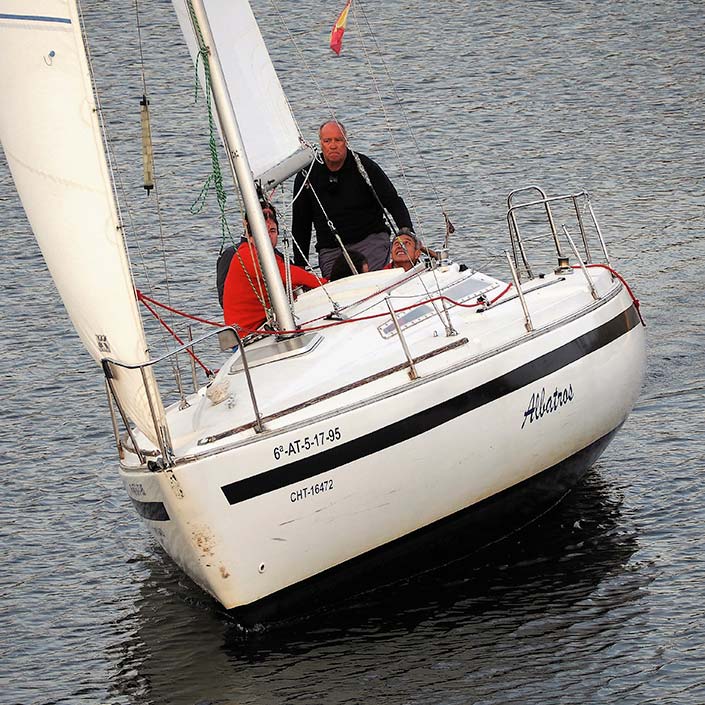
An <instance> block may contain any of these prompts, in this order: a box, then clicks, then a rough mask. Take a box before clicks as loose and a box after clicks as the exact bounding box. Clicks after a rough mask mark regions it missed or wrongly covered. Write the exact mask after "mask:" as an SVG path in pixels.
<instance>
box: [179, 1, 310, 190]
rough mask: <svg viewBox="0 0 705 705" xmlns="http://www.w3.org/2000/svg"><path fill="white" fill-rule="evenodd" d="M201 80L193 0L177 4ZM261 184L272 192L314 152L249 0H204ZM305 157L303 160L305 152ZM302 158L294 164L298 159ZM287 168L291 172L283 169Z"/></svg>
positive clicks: (202, 80)
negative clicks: (191, 3) (189, 2)
mask: <svg viewBox="0 0 705 705" xmlns="http://www.w3.org/2000/svg"><path fill="white" fill-rule="evenodd" d="M172 3H173V5H174V9H175V10H176V14H177V16H178V18H179V24H180V25H181V31H182V33H183V35H184V38H185V39H186V44H187V46H188V48H189V51H190V53H191V57H192V59H193V61H194V63H196V64H198V66H199V79H200V81H201V85H203V86H205V83H204V82H205V75H204V72H203V70H202V62H198V61H197V56H198V47H197V41H196V38H195V36H194V32H193V28H192V25H191V18H190V14H189V10H188V6H187V0H172ZM203 6H204V9H205V11H206V12H207V14H208V18H209V23H210V27H211V32H212V34H213V40H214V42H215V44H216V47H217V51H218V57H219V59H220V63H221V65H222V67H223V73H224V76H225V81H226V83H227V88H228V93H229V95H230V100H231V102H232V105H233V109H234V111H235V113H236V115H237V121H238V125H239V128H240V132H241V134H242V138H243V142H244V145H245V149H246V151H247V156H248V159H249V162H250V166H251V168H252V175H253V177H254V179H255V180H258V181H261V182H262V184H263V185H266V186H268V187H270V188H272V187H274V186H276V185H277V184H279V183H281V182H282V181H284V180H285V179H287V178H289V177H290V176H291V175H293V174H295V173H296V172H297V171H298V170H299V169H300V168H301V166H300V165H305V164H306V163H310V161H311V158H312V156H313V151H312V150H311V148H310V147H308V145H306V143H305V142H304V140H303V138H302V137H301V133H300V131H299V128H298V126H297V124H296V121H295V119H294V116H293V113H292V112H291V108H290V106H289V103H288V101H287V99H286V96H285V94H284V91H283V89H282V86H281V84H280V82H279V78H278V77H277V74H276V71H275V70H274V66H273V64H272V61H271V59H270V56H269V52H268V51H267V47H266V46H265V44H264V40H263V39H262V35H261V33H260V31H259V27H258V26H257V21H256V19H255V16H254V14H253V12H252V9H251V7H250V4H249V2H247V0H203ZM299 153H300V154H303V155H305V156H304V157H301V156H300V154H299ZM297 154H299V156H297V157H296V158H294V159H293V160H291V158H292V157H293V156H294V155H297ZM282 165H287V166H288V167H290V168H291V169H293V170H292V171H288V170H287V168H281V167H282Z"/></svg>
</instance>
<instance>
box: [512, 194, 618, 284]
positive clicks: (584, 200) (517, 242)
mask: <svg viewBox="0 0 705 705" xmlns="http://www.w3.org/2000/svg"><path fill="white" fill-rule="evenodd" d="M527 193H533V194H536V195H538V198H534V200H531V201H525V202H521V203H517V202H516V201H517V197H518V195H519V194H527ZM558 202H572V205H573V208H574V210H575V217H576V220H577V224H578V229H579V231H580V237H581V239H582V243H583V248H584V253H585V256H584V258H583V257H580V260H581V262H584V263H585V264H592V263H593V259H592V254H591V251H590V244H589V236H588V233H589V228H588V227H586V222H585V221H586V218H585V215H586V214H589V216H590V218H589V220H590V223H591V225H592V230H593V231H594V233H595V235H596V236H597V240H598V242H599V244H600V249H601V250H602V254H603V256H604V261H605V263H606V264H607V265H608V266H610V267H611V263H610V259H609V255H608V254H607V246H606V245H605V240H604V238H603V236H602V231H601V230H600V225H599V223H598V222H597V217H596V216H595V212H594V211H593V209H592V204H591V203H590V194H589V193H588V192H587V191H580V192H578V193H574V194H568V195H563V196H547V195H546V192H545V191H544V190H543V189H542V188H540V187H539V186H534V185H531V186H524V187H523V188H519V189H515V190H514V191H512V192H511V193H510V194H509V195H508V196H507V225H508V226H509V238H510V241H511V245H512V255H513V258H514V264H515V266H516V268H517V271H519V270H520V262H521V264H522V265H523V268H524V270H525V271H526V273H527V275H528V276H529V279H533V278H534V269H533V267H532V265H531V262H530V260H529V257H528V256H527V254H526V248H525V246H524V241H523V240H522V236H521V231H520V229H519V223H518V220H517V213H518V212H519V211H522V210H527V209H529V208H543V210H544V212H545V214H546V220H547V221H548V226H549V228H550V232H551V237H552V239H553V244H554V247H555V249H556V255H557V257H558V262H559V266H567V263H568V258H567V257H566V255H565V254H564V252H563V250H562V249H561V242H560V239H559V236H558V229H557V228H556V222H555V219H554V214H553V210H552V208H551V205H552V204H556V203H558ZM563 227H564V228H565V226H563ZM571 249H572V248H571ZM519 276H521V275H520V274H519Z"/></svg>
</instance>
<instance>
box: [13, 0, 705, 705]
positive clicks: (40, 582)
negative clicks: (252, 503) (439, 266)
mask: <svg viewBox="0 0 705 705" xmlns="http://www.w3.org/2000/svg"><path fill="white" fill-rule="evenodd" d="M339 5H340V7H338V6H339ZM342 5H343V2H342V0H341V2H338V3H317V2H313V1H312V0H298V1H297V2H291V1H288V2H287V1H285V0H277V2H271V3H270V2H267V1H266V0H259V1H258V2H257V3H256V4H255V9H256V12H257V14H258V16H259V17H260V18H261V19H263V20H264V21H263V26H264V33H265V36H266V39H267V41H268V43H269V44H270V46H271V49H272V53H273V55H274V58H275V61H276V65H277V68H278V70H279V71H280V73H281V75H282V81H283V83H284V84H285V86H286V89H287V92H288V95H289V97H290V99H291V102H292V105H293V108H294V111H295V113H296V114H297V116H298V117H299V120H300V124H301V128H302V130H303V131H304V133H306V134H307V135H308V136H310V137H313V136H314V133H315V128H316V126H317V125H318V124H319V123H320V122H321V120H322V119H323V118H324V117H325V116H326V115H327V110H328V108H327V106H330V107H332V108H333V109H334V110H335V111H336V112H337V114H338V115H339V117H340V118H341V119H343V120H344V121H345V122H346V124H347V125H348V128H349V131H350V133H351V135H352V139H353V143H354V144H355V145H356V146H357V147H358V148H359V149H360V150H361V151H363V152H367V153H370V154H372V155H373V156H374V157H375V158H376V159H378V161H380V162H381V163H382V164H383V165H384V166H385V168H386V169H387V171H388V172H389V173H390V175H392V177H393V179H394V181H395V182H396V183H397V185H398V186H399V188H400V190H402V192H403V193H404V194H405V196H406V197H407V199H408V202H409V203H411V204H413V208H414V218H415V220H416V222H417V224H418V225H419V228H420V229H422V230H423V232H424V234H425V235H426V237H427V239H429V240H430V241H431V242H438V241H439V237H438V234H437V232H438V228H439V227H441V226H442V222H439V216H438V213H439V209H438V206H437V199H436V196H435V195H434V191H435V192H437V194H438V199H440V200H441V201H442V202H443V203H444V204H445V207H446V208H447V210H448V212H449V214H450V216H451V218H452V219H453V221H454V223H455V225H456V227H457V235H456V236H455V240H454V242H453V246H454V248H455V253H456V255H457V256H459V257H460V258H462V259H464V260H465V261H467V262H469V263H471V264H473V265H474V266H478V267H481V268H482V269H486V270H488V271H489V272H497V273H499V274H501V275H503V276H504V270H503V268H502V265H501V253H502V250H503V249H504V248H505V247H507V245H508V238H507V236H506V227H505V225H504V224H503V223H504V220H503V219H504V207H505V198H506V194H507V193H508V192H509V191H510V190H511V189H512V188H516V187H519V186H523V185H526V184H528V183H538V184H540V185H543V186H544V187H545V188H546V189H547V190H548V191H550V192H552V193H558V192H568V191H575V190H580V189H582V188H587V189H588V190H590V192H591V194H592V197H593V203H594V206H595V209H596V211H597V213H598V216H600V221H601V225H602V229H603V231H604V233H605V236H606V238H607V241H608V245H609V247H610V254H611V255H612V257H613V259H614V261H615V263H616V264H617V266H618V268H619V269H620V271H621V272H622V273H623V274H624V275H625V276H626V277H627V279H628V280H629V282H630V283H631V284H632V286H633V287H634V289H635V291H636V294H637V296H638V297H639V298H640V299H641V301H642V310H643V312H644V314H645V317H646V319H647V322H648V336H649V369H648V373H647V378H646V381H645V387H644V390H643V393H642V396H641V398H640V400H639V402H638V403H637V406H636V408H635V410H634V412H633V413H632V415H631V417H630V418H629V420H628V421H627V423H626V424H625V426H624V427H623V429H622V431H621V432H620V433H619V434H618V435H617V437H616V439H615V440H614V441H613V443H612V445H611V446H610V447H609V448H608V450H607V451H606V452H605V454H604V455H603V456H602V458H601V459H600V461H599V462H598V463H597V465H596V466H595V467H594V469H593V470H592V471H591V472H590V474H589V475H588V476H587V478H586V480H585V481H584V482H583V483H582V484H581V485H580V486H579V487H578V488H577V489H576V490H575V491H574V492H573V493H571V495H570V496H569V497H568V498H567V499H566V500H565V501H564V502H563V503H562V504H561V505H560V506H559V507H558V508H557V509H556V510H555V511H554V512H552V513H550V514H549V515H547V516H545V517H544V518H543V519H542V520H541V521H539V522H538V523H537V524H535V525H533V526H532V527H530V528H529V529H527V530H526V531H525V532H523V533H522V534H520V535H519V536H517V537H515V539H514V540H511V541H506V542H504V543H503V544H501V545H499V546H495V547H494V548H493V549H492V550H488V551H485V552H483V553H481V554H479V555H474V556H469V557H467V558H464V559H461V560H459V561H457V562H456V563H454V564H453V565H450V566H446V567H443V568H437V569H435V570H432V571H431V572H427V573H425V574H423V575H422V576H420V577H416V578H413V579H411V580H408V581H407V582H405V583H403V584H397V585H394V586H391V587H387V588H384V589H382V588H380V589H377V590H374V591H372V592H370V593H367V594H364V595H362V596H359V597H357V598H350V599H348V600H346V601H345V602H344V603H342V604H340V605H339V606H338V607H337V608H336V609H334V610H330V611H328V612H325V613H320V614H314V615H313V616H311V617H310V618H308V619H306V620H300V621H297V622H294V623H292V624H287V625H263V626H262V629H260V630H258V631H257V632H255V633H250V634H246V633H243V631H242V630H241V629H240V628H239V627H238V625H237V624H233V623H232V622H230V621H229V620H228V619H226V618H225V617H224V616H223V615H222V614H221V613H220V611H219V610H218V609H217V608H216V606H215V605H214V603H213V602H212V601H211V600H210V599H209V598H208V597H207V596H205V595H204V594H203V593H202V592H201V591H200V590H198V589H197V588H195V587H194V586H193V585H192V584H191V583H190V582H189V581H188V580H187V579H186V578H184V577H183V576H182V575H181V574H180V573H179V571H178V570H177V569H176V568H174V567H173V566H172V564H171V563H170V561H169V560H168V559H166V558H165V557H164V555H163V554H162V553H161V551H160V550H159V549H158V547H157V546H156V545H155V544H154V542H153V541H152V540H151V539H150V538H149V537H148V536H147V533H146V531H145V530H144V529H143V528H142V527H141V525H140V524H139V523H138V521H137V519H136V516H135V514H134V513H133V511H132V510H131V507H130V506H129V504H128V501H127V498H126V496H125V494H124V492H123V490H122V488H121V485H120V482H119V480H118V477H117V472H116V458H115V449H114V447H113V443H112V435H111V431H110V420H109V416H108V413H107V410H106V405H105V398H104V392H103V387H102V382H101V379H100V373H99V371H98V370H97V369H96V368H95V366H94V365H93V364H92V362H91V361H90V360H89V358H88V356H87V354H85V353H84V352H83V351H82V349H81V348H80V345H79V343H78V339H77V337H76V335H75V334H74V332H73V330H72V329H71V327H70V325H69V323H68V320H67V316H66V314H65V312H64V310H63V308H62V306H61V304H60V303H59V302H58V301H57V300H56V293H55V290H54V288H53V285H52V284H51V281H50V279H49V277H48V274H47V272H46V269H45V267H44V264H43V261H42V259H41V257H40V255H39V252H38V249H37V247H36V245H35V244H34V240H33V239H32V238H31V234H30V232H29V229H28V226H27V224H26V221H25V218H24V214H23V212H22V209H21V207H20V205H19V202H18V200H17V196H16V194H15V192H14V187H13V185H12V181H11V179H10V177H9V174H8V172H7V167H6V164H5V161H4V159H3V160H2V161H0V225H1V227H2V241H3V256H2V259H1V260H0V267H1V271H0V275H1V279H2V286H3V306H2V309H1V310H2V321H3V336H2V341H1V343H0V345H1V348H0V350H1V354H0V365H1V376H2V402H3V403H2V407H3V408H2V419H3V420H2V436H1V438H0V463H2V468H3V483H2V490H1V492H2V503H1V505H0V532H1V537H2V546H3V551H2V571H1V573H0V596H1V599H2V603H1V605H2V606H1V608H0V629H1V637H0V639H1V642H0V644H1V645H0V649H1V653H2V658H1V659H0V702H3V703H5V702H6V703H67V704H68V703H78V702H85V703H155V704H156V703H184V704H189V705H192V704H195V703H233V704H238V705H244V704H246V703H247V704H249V703H263V704H264V703H266V704H270V703H294V702H297V703H359V702H366V703H367V702H369V703H371V702H381V701H383V702H388V703H410V704H412V703H413V704H417V703H418V704H421V703H424V704H425V703H443V704H455V703H483V704H485V703H487V704H489V703H496V704H502V705H506V704H508V703H524V704H525V703H570V704H573V703H575V704H583V703H598V702H599V703H621V704H631V703H633V704H641V703H670V704H674V705H675V704H679V705H681V704H688V705H691V704H692V705H701V704H702V703H703V702H705V683H704V681H705V676H703V673H704V672H705V656H704V654H705V607H704V605H705V570H704V566H705V562H704V559H703V555H704V554H705V539H704V537H703V535H704V532H703V524H704V523H705V506H704V502H705V492H704V491H703V481H702V476H703V473H704V472H705V462H704V461H705V450H704V447H705V446H704V444H703V434H704V433H705V411H704V409H703V407H704V405H705V404H704V401H705V356H704V354H703V350H704V349H705V346H704V336H703V332H704V331H703V321H704V318H705V317H704V316H703V313H702V304H703V290H704V289H705V276H703V262H704V261H705V246H704V245H703V232H704V231H705V213H704V208H705V179H704V176H705V167H704V166H703V164H704V163H705V162H704V160H703V144H704V138H705V129H704V127H703V125H705V109H704V108H703V106H704V105H705V85H704V82H703V76H704V75H705V38H704V37H705V34H704V33H703V24H704V22H703V18H702V4H701V3H698V2H654V3H640V2H633V1H629V0H628V1H627V2H622V3H602V2H589V1H587V2H580V3H577V2H576V3H573V2H555V3H548V2H524V3H522V2H478V3H467V2H459V1H456V0H448V1H447V2H445V3H427V2H421V1H420V0H406V1H405V2H398V3H397V2H395V3H392V2H386V3H372V2H369V0H368V1H367V2H365V3H364V4H361V3H360V2H357V3H353V5H354V6H355V5H356V8H357V9H356V11H355V13H354V14H353V15H352V16H351V20H350V25H349V28H348V33H347V35H346V38H345V44H344V49H343V54H342V55H341V57H339V58H336V57H334V56H333V55H332V54H331V53H330V51H329V50H328V49H327V33H328V32H329V31H330V26H331V24H332V22H333V20H334V19H335V16H336V14H337V12H339V10H340V9H341V8H342ZM363 11H364V12H363ZM84 12H85V15H86V17H85V22H86V26H87V30H88V33H89V38H90V42H91V51H92V56H93V60H94V70H95V73H96V78H97V81H98V85H99V89H100V94H101V100H102V103H103V107H104V109H105V112H106V119H107V122H108V128H109V130H110V132H111V134H112V137H113V150H114V156H115V160H116V164H117V165H118V166H119V169H120V177H119V178H120V182H121V184H122V185H123V187H124V192H123V193H122V194H121V199H122V203H123V212H124V215H125V218H126V221H127V222H128V229H129V230H130V233H131V236H130V247H131V251H132V258H133V262H134V263H135V270H136V278H137V281H138V286H140V287H141V288H143V289H145V290H151V291H153V292H155V293H156V294H157V295H160V296H163V295H164V292H165V289H166V280H165V277H164V274H163V270H162V268H161V267H162V260H161V256H160V255H159V254H157V250H156V245H157V244H158V243H159V241H160V235H159V230H158V227H157V220H156V218H155V216H154V209H153V208H154V203H155V200H156V199H155V198H154V197H153V196H152V197H151V198H150V199H147V198H146V197H145V196H144V195H143V194H142V193H141V188H140V179H141V165H140V163H139V145H138V143H136V142H135V141H134V139H135V138H136V137H137V136H138V134H139V117H138V100H139V98H140V96H141V94H142V84H141V77H140V62H139V56H140V52H139V46H138V42H137V33H136V31H135V26H134V18H135V11H134V5H133V3H131V2H127V0H111V2H109V3H108V2H97V1H93V2H88V1H86V2H85V3H84ZM140 24H141V30H142V31H141V33H142V40H143V55H144V57H145V60H146V62H148V66H147V68H146V74H145V76H146V81H147V85H148V88H149V91H150V97H151V100H152V109H153V121H154V125H153V129H154V134H155V145H156V150H157V170H158V172H159V174H160V176H161V180H160V203H161V206H162V210H163V212H164V223H165V225H164V234H163V239H164V241H165V242H166V251H167V261H168V263H169V287H170V291H171V295H172V297H173V300H174V301H175V302H178V306H179V307H181V308H184V309H187V310H189V311H191V312H194V313H199V314H201V315H204V316H206V317H210V318H216V317H217V316H218V310H217V301H216V299H215V295H214V291H213V281H212V280H213V271H214V267H213V266H214V261H215V257H216V255H217V251H218V247H219V238H220V236H219V225H218V222H217V219H216V211H215V207H214V204H213V201H212V199H211V200H210V201H209V205H208V207H207V208H206V210H205V211H204V212H203V213H202V214H200V215H199V216H191V215H189V212H188V209H189V206H190V205H191V203H192V202H193V201H194V200H195V198H196V196H197V195H198V191H199V189H200V186H201V184H202V183H203V180H204V179H205V177H206V175H207V174H208V169H209V165H208V153H207V141H206V132H207V129H206V123H205V117H204V112H203V103H202V101H201V102H199V103H198V104H197V105H195V106H194V104H193V77H192V73H191V70H190V69H189V67H188V60H187V55H186V51H185V48H184V46H183V45H182V43H181V41H180V38H179V35H178V30H177V27H176V23H175V20H174V19H173V18H172V16H171V10H170V4H169V3H167V2H157V0H144V2H141V3H140ZM370 28H372V29H373V30H374V37H373V36H372V35H371V34H370V31H369V30H370ZM292 36H293V38H294V39H295V41H296V47H297V48H295V47H292V45H291V43H290V41H289V40H290V38H291V37H292ZM380 52H381V55H380ZM307 66H308V68H309V69H310V70H311V71H312V72H313V73H314V75H315V80H314V79H313V78H312V77H311V74H310V73H309V72H307V70H306V67H307ZM370 66H371V67H372V68H373V70H374V79H373V78H371V76H370V72H369V67H370ZM319 89H320V91H321V92H319ZM380 97H381V98H382V101H383V104H384V106H385V109H384V110H382V109H381V108H380V107H379V106H380ZM0 109H2V106H1V104H0ZM388 128H391V129H392V134H393V136H394V139H392V138H391V137H390V132H389V131H388ZM409 128H411V129H412V132H410V130H409ZM412 134H413V137H412ZM57 139H60V136H59V135H57ZM399 156H400V157H401V159H399V158H398V157H399ZM427 171H428V174H430V176H431V178H432V180H433V186H431V184H430V182H429V178H428V175H427ZM145 204H146V205H148V206H149V207H150V208H151V209H152V210H151V214H147V215H143V214H141V213H140V210H141V208H142V206H144V205H145ZM159 345H160V343H159V342H157V345H156V347H159ZM456 540H457V541H458V542H459V543H460V542H462V535H461V536H458V537H457V539H456Z"/></svg>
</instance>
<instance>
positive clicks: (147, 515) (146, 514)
mask: <svg viewBox="0 0 705 705" xmlns="http://www.w3.org/2000/svg"><path fill="white" fill-rule="evenodd" d="M130 499H131V500H132V504H134V505H135V509H136V510H137V513H138V514H139V515H140V516H141V517H142V518H143V519H149V521H169V512H167V510H166V507H165V506H164V504H163V503H162V502H140V500H139V499H135V498H134V497H130Z"/></svg>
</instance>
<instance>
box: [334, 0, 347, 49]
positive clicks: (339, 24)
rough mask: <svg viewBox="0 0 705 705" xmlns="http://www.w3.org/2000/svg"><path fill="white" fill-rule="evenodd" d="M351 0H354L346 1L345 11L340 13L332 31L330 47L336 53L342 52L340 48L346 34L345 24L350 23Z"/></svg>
mask: <svg viewBox="0 0 705 705" xmlns="http://www.w3.org/2000/svg"><path fill="white" fill-rule="evenodd" d="M351 2H352V0H348V1H347V2H346V3H345V7H344V8H343V11H342V12H341V13H340V15H338V19H337V20H336V21H335V24H334V25H333V29H332V30H331V33H330V48H331V49H332V50H333V51H334V52H335V53H336V54H340V50H341V49H342V48H343V34H345V25H347V23H348V12H350V3H351Z"/></svg>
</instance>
